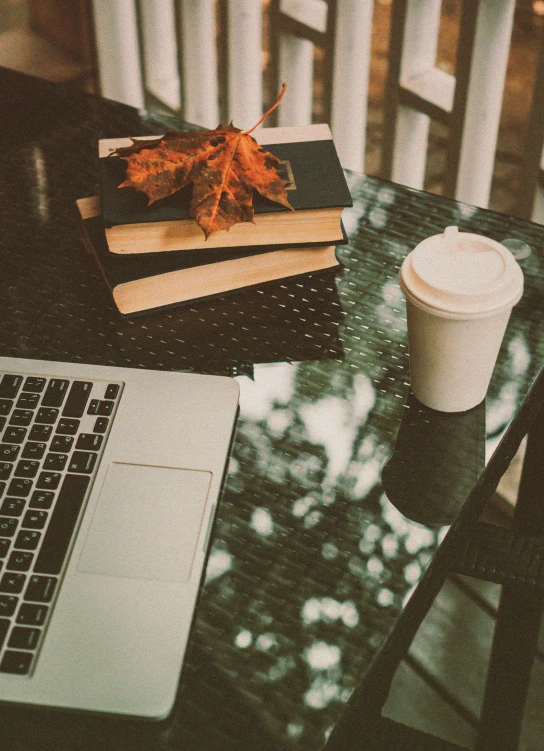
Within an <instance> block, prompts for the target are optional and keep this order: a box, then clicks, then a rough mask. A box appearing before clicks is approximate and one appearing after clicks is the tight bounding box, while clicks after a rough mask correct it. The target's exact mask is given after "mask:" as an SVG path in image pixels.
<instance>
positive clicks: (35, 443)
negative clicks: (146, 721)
mask: <svg viewBox="0 0 544 751" xmlns="http://www.w3.org/2000/svg"><path fill="white" fill-rule="evenodd" d="M237 406H238V384H237V383H236V382H235V381H232V380H231V379H229V378H223V377H217V376H204V375H192V374H185V373H169V372H157V371H150V370H143V369H142V370H138V369H128V368H114V367H101V366H90V365H79V364H69V363H59V362H47V361H41V360H22V359H15V358H5V357H0V428H1V430H0V438H1V444H0V561H1V564H2V565H1V567H0V645H1V646H0V701H8V702H23V703H26V704H37V705H45V706H55V707H65V708H70V709H81V710H87V711H97V712H105V713H115V714H122V715H130V716H137V717H142V718H154V719H160V718H163V717H165V716H167V715H168V713H169V712H170V710H171V708H172V705H173V702H174V698H175V695H176V689H177V686H178V681H179V675H180V671H181V666H182V661H183V656H184V652H185V648H186V645H187V640H188V636H189V630H190V627H191V622H192V619H193V613H194V609H195V604H196V599H197V594H198V590H199V585H200V582H201V576H202V573H203V569H204V566H205V562H206V552H207V548H208V543H209V539H210V532H211V527H212V522H213V519H214V515H215V512H216V508H217V503H218V498H219V493H220V489H221V483H222V479H223V476H224V472H225V467H226V462H227V459H228V452H229V447H230V443H231V440H232V436H233V431H234V426H235V420H236V413H237Z"/></svg>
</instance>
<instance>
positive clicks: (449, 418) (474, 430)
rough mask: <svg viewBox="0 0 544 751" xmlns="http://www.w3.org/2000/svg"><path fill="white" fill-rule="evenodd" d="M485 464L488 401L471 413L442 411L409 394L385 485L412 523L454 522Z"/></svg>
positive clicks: (437, 524)
mask: <svg viewBox="0 0 544 751" xmlns="http://www.w3.org/2000/svg"><path fill="white" fill-rule="evenodd" d="M484 464H485V400H484V401H483V402H481V403H480V404H479V405H477V406H476V407H473V408H472V409H470V410H467V411H466V412H455V413H446V412H437V411H435V410H433V409H430V408H429V407H426V406H424V405H423V404H421V402H419V401H418V400H417V399H416V397H415V396H414V395H413V394H412V393H410V395H409V397H408V401H407V403H406V409H405V413H404V416H403V419H402V421H401V425H400V428H399V432H398V435H397V440H396V442H395V446H394V449H393V454H392V456H391V458H390V459H389V460H388V461H387V462H386V464H385V465H384V467H383V470H382V485H383V488H384V491H385V494H386V495H387V497H388V499H389V500H390V501H391V503H392V504H393V505H394V506H395V507H396V508H397V509H398V510H399V511H400V512H401V513H402V514H403V515H404V516H406V517H407V518H408V519H411V520H412V521H415V522H419V523H420V524H425V525H426V526H429V527H440V526H444V525H448V524H451V523H452V522H453V521H454V519H455V517H456V516H457V513H458V512H459V510H460V508H461V506H462V505H463V503H464V501H465V500H466V498H467V496H468V494H469V492H470V490H471V489H472V487H473V486H474V483H475V481H476V479H477V478H478V476H479V475H480V473H481V471H482V470H483V468H484Z"/></svg>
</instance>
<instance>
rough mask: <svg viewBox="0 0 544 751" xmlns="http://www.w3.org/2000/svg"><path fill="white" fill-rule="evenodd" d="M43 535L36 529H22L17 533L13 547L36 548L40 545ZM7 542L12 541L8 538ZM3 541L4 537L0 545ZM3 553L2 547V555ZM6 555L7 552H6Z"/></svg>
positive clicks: (20, 548)
mask: <svg viewBox="0 0 544 751" xmlns="http://www.w3.org/2000/svg"><path fill="white" fill-rule="evenodd" d="M41 536H42V535H41V532H36V530H34V529H22V530H21V531H20V532H19V534H18V535H17V537H16V538H15V542H14V544H13V547H14V548H17V549H18V550H36V548H37V547H38V545H39V542H40V539H41ZM6 542H10V541H9V540H6ZM1 543H2V538H0V545H1ZM6 552H7V550H6ZM1 555H2V553H1V549H0V556H1ZM4 555H6V553H4Z"/></svg>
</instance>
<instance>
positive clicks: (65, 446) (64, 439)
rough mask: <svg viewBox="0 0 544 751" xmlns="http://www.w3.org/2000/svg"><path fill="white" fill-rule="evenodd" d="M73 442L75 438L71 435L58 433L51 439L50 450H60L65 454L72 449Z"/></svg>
mask: <svg viewBox="0 0 544 751" xmlns="http://www.w3.org/2000/svg"><path fill="white" fill-rule="evenodd" d="M81 435H84V433H82V434H81ZM78 440H79V439H78ZM73 442H74V439H73V437H72V436H71V435H56V436H54V438H53V440H52V441H51V445H50V446H49V451H58V452H60V453H61V454H64V453H66V452H68V451H70V449H71V448H72V443H73Z"/></svg>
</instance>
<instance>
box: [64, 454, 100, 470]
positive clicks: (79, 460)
mask: <svg viewBox="0 0 544 751" xmlns="http://www.w3.org/2000/svg"><path fill="white" fill-rule="evenodd" d="M95 464H96V454H91V453H89V452H88V451H74V453H73V454H72V456H71V458H70V464H69V465H68V471H69V472H83V473H85V474H90V473H91V472H92V471H93V469H94V465H95Z"/></svg>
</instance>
